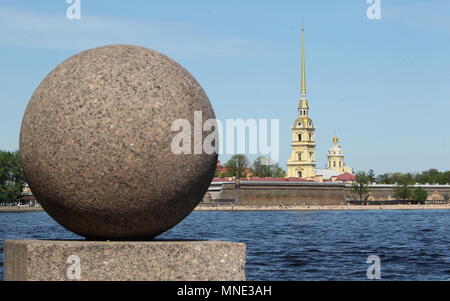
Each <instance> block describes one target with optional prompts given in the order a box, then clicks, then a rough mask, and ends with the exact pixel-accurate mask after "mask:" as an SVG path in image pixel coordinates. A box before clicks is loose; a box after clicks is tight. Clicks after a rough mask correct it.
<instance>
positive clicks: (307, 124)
mask: <svg viewBox="0 0 450 301" xmlns="http://www.w3.org/2000/svg"><path fill="white" fill-rule="evenodd" d="M305 65H306V62H305V30H304V28H303V24H302V58H301V84H300V101H299V104H298V110H297V118H296V119H295V122H294V125H293V127H292V144H291V157H290V158H289V159H288V162H287V167H288V172H287V177H288V178H313V177H315V175H316V159H315V156H316V154H315V153H316V151H315V150H316V142H315V136H314V132H315V128H314V124H313V122H312V119H311V118H310V117H309V104H308V99H307V97H306V66H305Z"/></svg>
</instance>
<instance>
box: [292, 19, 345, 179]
mask: <svg viewBox="0 0 450 301" xmlns="http://www.w3.org/2000/svg"><path fill="white" fill-rule="evenodd" d="M301 32H302V55H301V83H300V101H299V104H298V109H297V118H296V119H295V122H294V125H293V126H292V143H291V156H290V158H289V159H288V161H287V167H288V171H287V174H286V177H287V178H304V179H308V180H313V181H314V182H324V181H325V182H335V181H342V182H352V181H354V177H353V179H352V180H350V176H348V175H347V176H343V177H340V175H341V174H349V175H352V173H353V171H352V169H351V168H350V167H348V166H346V164H345V161H344V153H343V151H342V148H341V145H340V144H339V138H338V137H337V136H336V135H335V136H334V137H333V146H332V148H331V149H330V150H329V151H328V163H327V164H328V168H326V169H319V168H316V149H315V148H316V142H315V127H314V123H313V121H312V119H311V117H310V116H309V103H308V99H307V94H306V62H305V30H304V28H303V26H302V30H301Z"/></svg>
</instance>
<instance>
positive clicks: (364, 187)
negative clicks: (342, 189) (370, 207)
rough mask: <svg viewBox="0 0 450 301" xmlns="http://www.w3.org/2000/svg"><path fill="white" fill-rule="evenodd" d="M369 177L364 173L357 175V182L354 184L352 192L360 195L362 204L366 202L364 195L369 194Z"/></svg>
mask: <svg viewBox="0 0 450 301" xmlns="http://www.w3.org/2000/svg"><path fill="white" fill-rule="evenodd" d="M369 181H370V179H369V177H368V175H367V174H366V173H365V172H364V171H360V172H358V173H357V174H356V181H355V182H354V183H353V184H352V187H351V188H350V191H351V192H352V193H354V194H357V195H359V199H360V200H361V202H362V201H363V200H364V195H366V194H368V193H369Z"/></svg>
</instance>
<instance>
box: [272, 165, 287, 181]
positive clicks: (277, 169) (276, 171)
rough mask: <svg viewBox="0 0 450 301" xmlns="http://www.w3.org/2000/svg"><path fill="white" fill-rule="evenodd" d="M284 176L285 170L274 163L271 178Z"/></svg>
mask: <svg viewBox="0 0 450 301" xmlns="http://www.w3.org/2000/svg"><path fill="white" fill-rule="evenodd" d="M285 176H286V172H285V171H284V170H283V169H282V168H281V167H279V166H278V163H277V164H275V167H274V169H273V171H272V178H283V177H285Z"/></svg>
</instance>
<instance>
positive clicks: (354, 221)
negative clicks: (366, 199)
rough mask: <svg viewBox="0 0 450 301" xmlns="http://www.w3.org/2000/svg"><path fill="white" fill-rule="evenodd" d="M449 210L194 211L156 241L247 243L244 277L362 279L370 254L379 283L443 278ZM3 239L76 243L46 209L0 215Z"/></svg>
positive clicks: (447, 273) (448, 254)
mask: <svg viewBox="0 0 450 301" xmlns="http://www.w3.org/2000/svg"><path fill="white" fill-rule="evenodd" d="M449 231H450V210H430V211H428V210H423V211H420V210H397V211H395V210H392V211H391V210H385V211H381V210H380V211H314V212H296V211H289V212H288V211H268V212H256V211H252V212H246V211H232V212H223V211H200V212H197V211H196V212H193V213H192V214H191V215H190V216H189V217H188V218H186V219H185V220H184V221H183V222H182V223H180V224H179V225H177V226H176V227H174V228H173V229H171V230H170V231H168V232H166V233H165V234H163V235H161V236H159V237H158V238H161V239H173V240H179V239H188V240H224V241H236V242H245V243H246V244H247V266H246V274H247V279H248V280H258V281H259V280H367V274H366V273H367V269H368V268H369V267H370V266H371V263H367V258H368V256H370V255H377V256H379V258H380V260H381V279H382V280H450V248H449V247H450V235H449V233H450V232H449ZM5 239H80V237H79V236H77V235H75V234H72V233H71V232H69V231H67V230H65V229H64V228H63V227H61V226H59V225H58V224H57V223H56V222H54V221H53V220H52V219H51V218H50V217H49V216H48V215H47V214H46V213H45V212H28V213H25V212H24V213H0V279H2V277H3V240H5Z"/></svg>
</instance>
